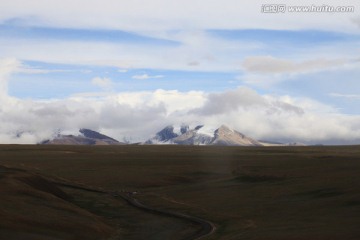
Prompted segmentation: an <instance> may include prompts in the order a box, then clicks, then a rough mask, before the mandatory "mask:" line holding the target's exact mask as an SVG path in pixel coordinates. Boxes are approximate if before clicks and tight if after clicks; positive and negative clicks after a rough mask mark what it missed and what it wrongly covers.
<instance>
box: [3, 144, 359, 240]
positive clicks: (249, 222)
mask: <svg viewBox="0 0 360 240" xmlns="http://www.w3.org/2000/svg"><path fill="white" fill-rule="evenodd" d="M0 165H1V166H5V167H8V168H18V169H25V170H26V171H27V172H29V173H31V174H37V175H41V176H43V177H44V178H49V179H58V180H59V179H61V180H65V181H68V182H72V183H76V184H81V185H83V186H89V187H93V188H99V189H105V190H107V191H124V190H125V191H132V192H133V191H136V192H137V194H136V198H137V199H138V200H139V201H141V202H142V203H144V204H147V205H149V206H153V207H156V208H160V209H167V210H171V211H176V212H182V213H187V214H189V215H193V216H198V217H201V218H203V219H206V220H209V221H211V222H213V223H214V224H215V225H216V227H217V230H216V232H215V233H214V234H213V235H211V236H209V237H208V238H206V239H234V240H241V239H254V240H255V239H256V240H260V239H261V240H265V239H266V240H272V239H274V240H282V239H283V240H285V239H286V240H305V239H306V240H308V239H312V240H322V239H324V240H325V239H326V240H332V239H334V240H335V239H339V240H340V239H341V240H343V239H354V240H355V239H360V227H359V226H360V146H317V147H215V146H172V145H171V146H165V145H162V146H138V145H124V146H45V145H2V146H0ZM4 174H5V173H1V171H0V184H4V181H2V180H4V178H5V177H4V176H5V175H4ZM8 182H9V181H7V182H6V183H8ZM3 186H4V185H3ZM11 186H15V185H14V184H13V185H11ZM16 186H17V185H16ZM0 187H1V185H0ZM0 189H1V188H0ZM61 190H62V191H63V192H65V193H66V194H68V195H69V196H70V199H71V200H66V201H68V202H69V204H70V205H71V206H74V209H75V207H76V208H79V209H80V210H74V209H72V210H71V211H72V215H71V216H69V219H70V220H69V221H74V222H72V224H73V225H74V226H76V224H78V222H79V221H78V222H77V221H75V220H76V216H77V215H76V214H78V212H81V214H82V215H81V216H82V218H81V219H83V222H84V223H83V225H84V226H85V225H86V221H88V220H87V216H88V217H89V218H90V217H91V218H93V219H95V220H93V223H92V224H94V228H96V224H97V222H101V224H104V226H102V228H101V229H102V230H101V231H100V230H99V231H97V233H98V234H99V236H104V237H103V238H108V239H149V240H151V239H187V238H186V236H188V235H189V234H190V232H191V230H192V229H194V230H196V228H197V226H195V225H191V224H189V223H186V222H182V221H180V220H177V219H171V218H170V219H169V218H166V217H163V216H157V215H153V214H151V213H147V212H143V211H140V210H138V209H134V208H133V207H131V206H129V205H128V204H127V203H126V202H125V201H123V202H121V201H115V200H114V199H112V198H110V197H108V196H101V195H99V194H95V193H88V192H84V191H80V190H74V189H66V188H65V187H63V188H61ZM1 194H2V195H3V194H4V193H1ZM5 194H6V193H5ZM21 196H23V195H21V194H20V195H16V196H15V195H14V198H13V199H17V200H18V201H19V204H20V202H21ZM49 199H52V197H49ZM1 201H5V200H0V202H1ZM49 201H50V200H49ZM15 203H16V201H15ZM27 203H28V205H24V206H22V207H23V208H25V207H34V206H33V205H31V204H33V203H32V202H31V201H30V200H29V201H28V202H27ZM70 205H69V206H70ZM3 206H4V205H3ZM6 206H8V207H7V208H4V207H3V208H2V212H0V214H3V215H4V216H5V218H6V217H7V216H10V215H11V214H12V211H15V210H14V209H16V208H17V206H16V204H12V205H11V204H8V205H6ZM54 206H55V208H56V209H57V211H59V207H56V206H57V205H56V204H54ZM40 211H47V210H44V209H42V210H40ZM77 211H78V212H77ZM60 212H61V211H60ZM87 213H91V216H90V215H87ZM6 214H7V215H6ZM9 214H10V215H9ZM24 214H27V213H26V212H25V213H24ZM57 214H59V212H56V213H54V215H51V216H55V218H56V216H57ZM79 214H80V213H79ZM18 215H19V213H18ZM18 215H17V216H18ZM11 216H12V215H11ZM49 216H50V215H49ZM24 217H26V216H24ZM3 219H4V218H3ZM9 219H10V217H9ZM29 219H31V218H29ZM29 221H30V220H29ZM43 221H46V218H44V220H43ZM80 223H81V222H80ZM14 224H15V225H16V221H14ZM39 224H40V223H39ZM39 224H38V225H37V222H35V223H33V225H32V228H33V229H35V230H31V229H23V228H22V227H21V226H17V227H11V223H9V221H7V222H5V220H3V221H1V220H0V238H1V236H2V235H1V234H5V232H6V234H8V235H6V236H12V235H11V234H12V233H11V229H15V230H16V231H17V232H21V231H23V234H24V236H25V235H26V234H27V233H29V232H31V234H35V233H34V232H36V234H37V236H39V235H41V234H44V236H45V235H46V236H48V238H44V239H71V238H70V237H67V235H61V231H65V230H66V229H67V228H65V227H64V228H54V231H52V232H45V233H42V232H41V231H40V230H41V229H40V227H39V226H42V225H41V224H40V225H39ZM54 224H55V223H54ZM99 224H100V223H99ZM55 225H56V224H55ZM36 229H38V230H36ZM39 229H40V230H39ZM15 230H14V231H15ZM74 231H75V230H74ZM102 234H103V235H102ZM111 236H112V237H111ZM51 237H53V238H51ZM99 238H100V237H99ZM14 239H15V238H14ZM34 239H35V238H34ZM100 239H101V238H100Z"/></svg>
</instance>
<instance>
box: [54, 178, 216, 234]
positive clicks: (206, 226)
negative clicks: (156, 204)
mask: <svg viewBox="0 0 360 240" xmlns="http://www.w3.org/2000/svg"><path fill="white" fill-rule="evenodd" d="M53 183H54V184H57V185H60V186H63V187H68V188H73V189H79V190H84V191H89V192H96V193H102V194H108V195H110V196H112V197H114V198H122V199H123V200H125V201H126V202H128V203H129V204H130V205H131V206H133V207H136V208H138V209H140V210H143V211H146V212H149V213H152V214H157V215H162V216H167V217H172V218H179V219H183V220H186V221H189V222H192V223H195V224H199V225H200V226H201V230H199V231H197V232H196V233H194V234H193V235H192V236H191V237H187V238H186V239H184V240H198V239H203V238H205V237H207V236H210V235H211V234H213V233H214V232H215V230H216V226H215V224H213V223H212V222H210V221H207V220H205V219H201V218H198V217H195V216H190V215H187V214H184V213H178V212H173V211H167V210H163V209H158V208H153V207H150V206H147V205H145V204H143V203H141V202H139V201H138V200H137V199H136V198H134V197H133V195H134V194H133V193H132V192H125V191H124V192H123V191H120V192H119V191H117V192H109V191H105V190H101V189H96V188H90V187H85V186H80V185H75V184H70V183H61V182H53Z"/></svg>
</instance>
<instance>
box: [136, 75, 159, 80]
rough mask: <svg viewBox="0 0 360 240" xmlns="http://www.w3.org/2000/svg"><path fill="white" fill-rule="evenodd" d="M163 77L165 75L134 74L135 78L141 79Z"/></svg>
mask: <svg viewBox="0 0 360 240" xmlns="http://www.w3.org/2000/svg"><path fill="white" fill-rule="evenodd" d="M163 77H164V76H163V75H153V76H151V75H148V74H146V73H144V74H141V75H134V76H132V78H133V79H140V80H145V79H152V78H154V79H156V78H163Z"/></svg>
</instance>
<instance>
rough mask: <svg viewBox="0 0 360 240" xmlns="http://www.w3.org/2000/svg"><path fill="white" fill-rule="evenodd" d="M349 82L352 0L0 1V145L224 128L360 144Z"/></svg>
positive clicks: (358, 74)
mask: <svg viewBox="0 0 360 240" xmlns="http://www.w3.org/2000/svg"><path fill="white" fill-rule="evenodd" d="M279 4H281V5H282V6H285V8H284V11H283V12H271V13H270V12H269V11H268V9H269V7H274V6H275V7H276V6H278V5H279ZM285 4H286V5H285ZM294 6H296V7H300V8H302V7H313V8H314V9H316V7H317V8H318V9H320V8H321V7H322V8H324V6H327V7H334V8H337V7H350V9H352V10H351V11H348V12H340V11H337V12H325V11H321V10H318V11H315V10H314V11H311V12H309V11H308V12H306V11H298V12H293V11H290V8H291V7H294ZM359 79H360V2H359V1H357V0H344V1H341V4H339V1H335V0H327V1H324V0H322V1H320V0H312V1H307V0H302V1H297V0H296V1H295V0H287V1H282V2H281V1H272V2H268V1H267V2H266V3H265V2H264V1H259V0H254V1H246V2H244V1H239V0H225V1H220V0H191V1H190V0H181V1H180V0H152V1H146V0H132V1H130V0H122V1H118V0H102V1H99V0H75V1H74V0H72V1H69V0H62V1H59V0H53V1H51V2H50V1H45V0H32V1H25V0H11V1H7V0H5V1H0V103H1V104H0V122H1V125H0V143H38V142H41V141H42V140H45V139H49V138H52V137H54V136H56V134H58V133H62V134H77V131H78V129H79V128H90V129H93V130H96V131H101V132H102V133H105V134H108V135H109V136H111V137H114V138H116V139H118V140H120V141H123V140H126V141H132V142H136V141H143V140H146V139H147V138H150V137H151V136H152V135H153V134H155V133H156V132H157V131H159V130H161V129H162V128H163V127H165V126H167V125H180V124H189V125H191V126H196V125H198V124H205V125H207V126H212V127H214V128H217V127H219V126H220V125H222V124H225V125H228V126H229V127H231V128H234V129H236V130H238V131H240V132H242V133H244V134H246V135H248V136H250V137H252V138H255V139H261V140H268V141H279V142H302V143H308V144H360V107H359V106H360V80H359Z"/></svg>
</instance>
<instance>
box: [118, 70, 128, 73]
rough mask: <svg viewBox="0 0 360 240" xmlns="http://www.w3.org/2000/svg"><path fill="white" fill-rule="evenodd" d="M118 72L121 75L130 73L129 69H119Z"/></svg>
mask: <svg viewBox="0 0 360 240" xmlns="http://www.w3.org/2000/svg"><path fill="white" fill-rule="evenodd" d="M117 71H118V72H119V73H127V72H128V70H127V69H118V70H117Z"/></svg>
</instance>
